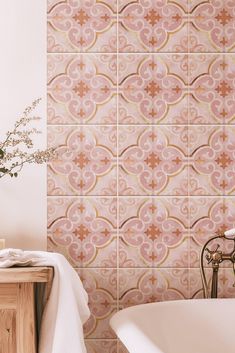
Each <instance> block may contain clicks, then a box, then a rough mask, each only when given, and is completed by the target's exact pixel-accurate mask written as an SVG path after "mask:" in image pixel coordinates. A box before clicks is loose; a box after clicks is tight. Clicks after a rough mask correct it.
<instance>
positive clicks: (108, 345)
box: [85, 339, 118, 353]
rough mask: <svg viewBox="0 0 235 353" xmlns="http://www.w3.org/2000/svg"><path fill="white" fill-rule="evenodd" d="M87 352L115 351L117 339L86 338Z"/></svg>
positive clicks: (113, 352)
mask: <svg viewBox="0 0 235 353" xmlns="http://www.w3.org/2000/svg"><path fill="white" fill-rule="evenodd" d="M85 343H86V349H87V353H117V345H118V343H117V340H100V339H99V340H96V339H93V340H92V339H90V340H86V341H85Z"/></svg>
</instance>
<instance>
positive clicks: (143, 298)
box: [119, 268, 189, 308]
mask: <svg viewBox="0 0 235 353" xmlns="http://www.w3.org/2000/svg"><path fill="white" fill-rule="evenodd" d="M119 277H120V280H119V286H120V288H119V295H120V298H119V305H120V308H126V307H129V306H133V305H138V304H145V303H152V302H156V301H165V300H181V299H187V298H189V274H188V270H187V269H177V268H174V269H166V268H164V269H148V270H147V269H137V268H133V269H121V270H120V274H119Z"/></svg>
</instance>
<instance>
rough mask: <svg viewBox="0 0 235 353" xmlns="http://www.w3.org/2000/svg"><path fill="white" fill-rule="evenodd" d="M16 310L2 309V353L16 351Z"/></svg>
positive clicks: (0, 339)
mask: <svg viewBox="0 0 235 353" xmlns="http://www.w3.org/2000/svg"><path fill="white" fill-rule="evenodd" d="M15 321H16V311H15V310H14V309H10V310H0V353H16V340H15V339H16V322H15Z"/></svg>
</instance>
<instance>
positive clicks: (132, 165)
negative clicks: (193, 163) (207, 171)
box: [119, 126, 188, 195]
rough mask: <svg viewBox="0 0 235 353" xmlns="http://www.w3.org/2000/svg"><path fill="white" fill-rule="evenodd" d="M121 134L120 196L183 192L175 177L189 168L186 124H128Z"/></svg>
mask: <svg viewBox="0 0 235 353" xmlns="http://www.w3.org/2000/svg"><path fill="white" fill-rule="evenodd" d="M119 135H120V138H119V169H120V172H119V192H120V194H121V195H146V194H147V195H158V194H160V195H163V194H165V195H166V194H167V195H171V194H172V195H176V194H181V195H183V191H181V193H180V190H179V184H178V182H177V181H176V180H179V179H180V178H182V176H181V175H182V174H184V169H185V168H186V167H187V152H188V144H187V139H185V136H186V135H187V127H184V126H174V127H145V126H141V127H129V126H128V127H120V128H119ZM127 138H128V140H127ZM127 141H128V146H127V145H126V143H127ZM170 141H172V142H173V141H174V144H171V143H170ZM186 195H187V194H186Z"/></svg>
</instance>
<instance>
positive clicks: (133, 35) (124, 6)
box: [118, 0, 188, 52]
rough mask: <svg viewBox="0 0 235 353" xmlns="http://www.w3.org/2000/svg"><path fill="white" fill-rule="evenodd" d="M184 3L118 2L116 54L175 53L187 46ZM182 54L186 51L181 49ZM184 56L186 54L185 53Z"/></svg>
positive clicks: (185, 4) (183, 0) (138, 0)
mask: <svg viewBox="0 0 235 353" xmlns="http://www.w3.org/2000/svg"><path fill="white" fill-rule="evenodd" d="M187 17H188V16H187V1H185V0H177V1H175V2H174V3H173V2H170V1H167V0H165V1H161V2H156V1H155V0H149V1H145V0H137V1H134V2H133V1H121V2H120V3H119V27H118V34H119V50H120V51H121V52H177V51H181V50H182V49H181V48H180V46H179V45H178V44H177V43H183V42H185V41H186V43H187V39H186V38H187V34H188V23H187ZM186 45H187V44H186ZM183 51H185V49H183ZM186 52H187V50H186Z"/></svg>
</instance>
